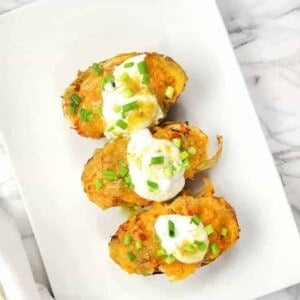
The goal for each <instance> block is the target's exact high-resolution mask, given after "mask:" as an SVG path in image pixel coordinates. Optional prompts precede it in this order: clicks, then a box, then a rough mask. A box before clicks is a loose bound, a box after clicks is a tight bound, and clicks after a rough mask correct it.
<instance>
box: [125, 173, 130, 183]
mask: <svg viewBox="0 0 300 300" xmlns="http://www.w3.org/2000/svg"><path fill="white" fill-rule="evenodd" d="M124 181H125V183H126V184H130V183H131V177H130V176H129V175H127V176H125V177H124Z"/></svg>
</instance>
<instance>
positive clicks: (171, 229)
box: [168, 220, 175, 237]
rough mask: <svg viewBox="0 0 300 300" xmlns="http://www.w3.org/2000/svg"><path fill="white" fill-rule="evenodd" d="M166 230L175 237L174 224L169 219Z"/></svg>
mask: <svg viewBox="0 0 300 300" xmlns="http://www.w3.org/2000/svg"><path fill="white" fill-rule="evenodd" d="M168 231H169V236H170V237H175V225H174V223H173V222H172V221H171V220H168Z"/></svg>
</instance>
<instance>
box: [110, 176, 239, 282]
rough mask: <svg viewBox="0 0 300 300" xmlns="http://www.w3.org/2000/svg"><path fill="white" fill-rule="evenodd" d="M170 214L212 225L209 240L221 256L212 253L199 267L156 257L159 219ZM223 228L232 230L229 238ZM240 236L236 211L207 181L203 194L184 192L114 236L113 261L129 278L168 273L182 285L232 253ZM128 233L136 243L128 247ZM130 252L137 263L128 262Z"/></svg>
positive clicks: (132, 220) (131, 220)
mask: <svg viewBox="0 0 300 300" xmlns="http://www.w3.org/2000/svg"><path fill="white" fill-rule="evenodd" d="M166 214H180V215H188V216H192V215H198V216H199V217H200V219H201V221H202V223H203V224H204V226H206V225H208V224H211V225H212V226H213V228H214V232H213V233H212V234H210V235H209V236H208V237H209V242H210V244H211V243H216V244H217V245H218V248H219V253H218V254H213V253H212V252H211V251H210V250H208V251H207V253H206V255H205V257H204V260H203V261H202V262H199V263H196V264H184V263H182V262H179V261H177V260H176V261H174V262H173V263H171V264H167V263H166V262H165V261H164V259H165V257H159V256H157V254H156V252H157V250H158V249H159V248H160V244H159V242H158V241H157V239H156V238H155V230H154V224H155V221H156V219H157V217H158V216H160V215H166ZM222 227H226V228H227V230H228V233H227V235H226V236H225V237H224V236H222V235H221V234H220V231H221V228H222ZM239 232H240V229H239V225H238V221H237V218H236V214H235V211H234V209H233V207H232V206H231V205H230V204H229V203H228V202H227V201H226V200H225V199H224V198H223V197H215V196H214V188H213V185H212V183H211V182H210V181H209V180H208V179H205V188H204V190H203V192H202V193H201V194H198V195H194V196H192V195H191V194H190V193H189V192H188V191H183V192H182V193H181V195H180V196H178V197H177V198H176V199H175V200H174V202H172V203H164V204H162V203H153V204H152V205H151V206H150V208H149V209H148V210H145V211H142V212H140V213H134V214H133V215H132V216H131V217H130V218H129V219H128V220H127V222H125V223H123V224H122V225H121V226H120V227H119V229H118V230H117V232H116V233H115V234H114V235H113V237H112V239H111V241H110V243H109V250H110V256H111V258H112V259H113V260H114V261H115V262H116V263H117V264H118V265H119V266H120V267H121V268H122V269H123V270H125V271H126V272H128V273H129V274H140V275H144V276H146V275H153V274H157V273H164V274H165V275H166V276H167V277H168V279H169V280H170V281H179V280H183V279H185V278H186V277H188V276H189V275H191V274H192V273H194V272H195V271H196V269H198V268H200V267H202V266H205V265H207V264H209V263H211V262H213V261H214V260H215V259H217V258H218V257H219V256H220V255H221V254H222V253H224V252H225V251H228V250H229V249H230V248H231V247H232V246H233V245H234V244H235V243H236V241H237V240H238V238H239ZM128 233H129V234H130V235H131V236H132V239H133V241H132V242H131V243H130V245H124V237H125V234H128ZM137 240H140V241H142V244H143V247H142V248H141V249H138V250H137V249H136V248H135V241H137ZM209 249H210V248H209ZM128 252H131V253H132V254H134V256H135V261H130V260H129V259H128V257H127V253H128Z"/></svg>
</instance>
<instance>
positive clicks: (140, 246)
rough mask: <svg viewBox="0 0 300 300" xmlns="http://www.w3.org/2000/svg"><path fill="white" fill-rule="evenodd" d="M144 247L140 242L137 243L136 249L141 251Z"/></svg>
mask: <svg viewBox="0 0 300 300" xmlns="http://www.w3.org/2000/svg"><path fill="white" fill-rule="evenodd" d="M142 247H143V244H142V241H141V240H138V241H136V242H135V248H136V249H141V248H142Z"/></svg>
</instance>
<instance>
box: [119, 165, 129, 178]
mask: <svg viewBox="0 0 300 300" xmlns="http://www.w3.org/2000/svg"><path fill="white" fill-rule="evenodd" d="M128 171H129V170H128V168H127V167H126V166H121V167H120V168H119V172H118V173H119V175H120V176H121V177H125V176H126V175H127V174H128Z"/></svg>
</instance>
